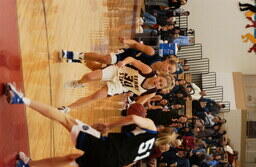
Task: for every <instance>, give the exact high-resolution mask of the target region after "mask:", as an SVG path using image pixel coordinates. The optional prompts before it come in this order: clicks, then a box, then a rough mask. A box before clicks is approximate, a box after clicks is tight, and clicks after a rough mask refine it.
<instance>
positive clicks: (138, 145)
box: [6, 83, 176, 167]
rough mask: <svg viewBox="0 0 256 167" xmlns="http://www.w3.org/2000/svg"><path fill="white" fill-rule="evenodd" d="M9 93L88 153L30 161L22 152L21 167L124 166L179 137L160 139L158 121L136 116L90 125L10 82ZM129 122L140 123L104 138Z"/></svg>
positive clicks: (11, 98) (9, 100)
mask: <svg viewBox="0 0 256 167" xmlns="http://www.w3.org/2000/svg"><path fill="white" fill-rule="evenodd" d="M6 95H7V100H8V102H9V103H10V104H25V105H26V106H27V107H29V108H31V109H33V110H34V111H36V112H38V113H40V114H42V115H43V116H45V117H47V118H49V119H52V120H54V121H57V122H59V123H60V124H61V125H63V126H64V127H65V128H66V129H67V130H68V131H69V132H70V134H71V138H72V141H73V143H74V144H75V146H76V148H77V149H79V150H82V151H85V152H86V153H85V154H83V155H67V156H64V157H53V158H48V159H42V160H30V158H28V157H27V156H26V155H25V154H24V153H22V152H20V153H19V155H18V156H19V157H18V160H17V165H16V166H17V167H29V166H31V167H42V166H51V167H64V166H65V167H66V166H69V167H123V166H126V165H129V164H131V163H134V162H136V161H138V160H141V159H144V158H146V157H148V156H149V154H150V151H151V149H152V147H153V145H154V143H155V144H156V146H160V145H169V144H170V143H171V142H173V141H174V140H175V138H176V135H173V134H168V133H163V134H161V135H159V136H161V137H159V138H158V139H156V137H157V131H156V130H157V129H156V126H155V125H154V123H153V122H152V121H151V120H150V119H147V118H142V117H139V116H135V115H129V116H127V117H122V118H120V119H119V120H117V121H115V122H112V123H107V124H101V123H98V124H94V125H92V126H89V125H87V124H85V123H83V122H81V121H79V120H76V119H74V118H72V117H71V116H69V115H67V114H64V113H62V112H59V111H58V110H57V109H56V108H54V107H51V106H49V105H46V104H42V103H39V102H36V101H33V100H31V99H29V98H26V97H24V96H23V94H22V93H20V92H18V91H17V90H16V88H15V86H14V85H12V84H10V83H8V84H6ZM129 124H136V125H137V128H136V129H135V130H134V131H131V132H130V133H110V134H109V135H108V136H107V137H104V138H103V137H101V134H102V133H105V132H106V131H107V130H109V129H111V128H114V127H118V126H123V125H129Z"/></svg>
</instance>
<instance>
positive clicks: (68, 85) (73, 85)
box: [64, 81, 85, 88]
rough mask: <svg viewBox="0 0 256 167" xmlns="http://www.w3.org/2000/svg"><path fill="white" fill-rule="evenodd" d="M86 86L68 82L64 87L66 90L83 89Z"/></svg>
mask: <svg viewBox="0 0 256 167" xmlns="http://www.w3.org/2000/svg"><path fill="white" fill-rule="evenodd" d="M84 86H85V84H84V83H78V82H77V81H68V82H66V83H65V85H64V87H65V88H83V87H84Z"/></svg>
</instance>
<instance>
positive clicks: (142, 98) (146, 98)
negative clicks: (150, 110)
mask: <svg viewBox="0 0 256 167" xmlns="http://www.w3.org/2000/svg"><path fill="white" fill-rule="evenodd" d="M155 95H156V93H150V94H145V95H143V96H139V97H138V98H137V100H136V103H139V104H142V105H144V104H145V103H146V102H148V101H149V100H150V99H151V98H153V97H154V96H155Z"/></svg>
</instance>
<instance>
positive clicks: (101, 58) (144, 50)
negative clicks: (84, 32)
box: [60, 39, 176, 74]
mask: <svg viewBox="0 0 256 167" xmlns="http://www.w3.org/2000/svg"><path fill="white" fill-rule="evenodd" d="M121 41H122V42H123V43H124V44H126V45H128V46H129V48H126V49H119V50H118V51H116V52H112V53H110V54H100V53H93V52H88V53H80V52H73V51H64V50H63V51H62V52H61V53H60V58H61V59H62V60H63V59H65V60H66V61H67V62H82V60H85V65H86V66H87V67H88V68H90V69H92V70H96V69H100V68H102V67H103V66H104V65H109V64H116V63H117V62H118V61H122V60H124V59H125V58H127V57H133V58H135V59H137V60H140V61H141V62H143V63H144V64H147V65H148V66H151V68H152V69H153V70H154V71H157V72H160V73H163V72H164V73H170V74H172V73H174V72H175V71H176V62H175V61H173V60H170V59H169V58H166V59H165V60H164V59H163V57H160V56H159V55H158V54H156V53H155V51H154V49H153V48H152V47H151V46H148V45H144V44H141V43H139V42H137V41H135V40H131V39H122V40H121Z"/></svg>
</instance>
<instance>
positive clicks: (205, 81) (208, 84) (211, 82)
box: [202, 72, 216, 89]
mask: <svg viewBox="0 0 256 167" xmlns="http://www.w3.org/2000/svg"><path fill="white" fill-rule="evenodd" d="M213 87H216V73H215V72H210V73H208V74H202V88H203V89H206V88H213Z"/></svg>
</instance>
